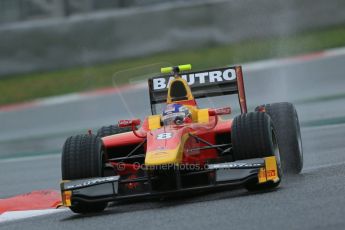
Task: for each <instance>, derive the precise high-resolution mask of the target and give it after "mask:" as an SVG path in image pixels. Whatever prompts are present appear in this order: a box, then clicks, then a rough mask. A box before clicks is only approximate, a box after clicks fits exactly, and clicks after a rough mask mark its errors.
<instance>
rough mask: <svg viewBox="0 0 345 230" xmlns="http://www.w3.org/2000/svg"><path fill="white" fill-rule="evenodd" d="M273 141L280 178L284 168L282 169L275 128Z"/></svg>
mask: <svg viewBox="0 0 345 230" xmlns="http://www.w3.org/2000/svg"><path fill="white" fill-rule="evenodd" d="M272 143H273V150H274V156H275V157H276V161H277V170H278V176H279V180H280V177H281V172H282V170H281V159H280V151H279V146H278V142H277V138H276V135H275V133H274V131H273V130H272Z"/></svg>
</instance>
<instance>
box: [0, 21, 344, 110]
mask: <svg viewBox="0 0 345 230" xmlns="http://www.w3.org/2000/svg"><path fill="white" fill-rule="evenodd" d="M339 46H345V26H342V27H335V28H328V29H324V30H317V31H309V32H305V33H302V34H296V35H292V36H289V37H283V38H272V39H266V40H255V41H254V40H248V41H244V42H241V43H237V44H230V45H222V46H211V47H208V48H201V49H193V50H184V51H175V52H165V53H159V54H154V55H151V56H147V57H141V58H133V59H126V60H121V61H114V62H112V63H108V64H101V65H95V66H89V67H76V68H71V69H65V70H59V71H52V72H44V73H30V74H24V75H14V76H8V77H5V78H2V79H1V80H0V92H1V97H0V105H1V104H9V103H16V102H23V101H28V100H32V99H36V98H41V97H47V96H54V95H61V94H66V93H72V92H80V91H86V90H92V89H97V88H101V87H110V86H113V85H114V82H113V79H116V80H115V81H116V84H117V85H118V84H124V83H128V82H129V81H131V79H132V78H133V77H134V76H139V75H140V74H143V73H146V74H147V73H153V72H157V71H159V68H158V67H161V65H167V64H169V65H177V64H186V63H191V64H192V65H193V69H203V68H209V67H218V66H224V65H229V64H233V63H243V62H248V61H255V60H259V59H265V58H273V57H284V56H290V55H296V54H302V53H308V52H312V51H318V50H322V49H326V48H333V47H339ZM160 63H161V64H160ZM151 64H154V65H151ZM147 65H151V66H147ZM143 66H146V67H143ZM137 67H143V68H137ZM123 70H129V71H124V72H121V71H123ZM146 77H147V76H146Z"/></svg>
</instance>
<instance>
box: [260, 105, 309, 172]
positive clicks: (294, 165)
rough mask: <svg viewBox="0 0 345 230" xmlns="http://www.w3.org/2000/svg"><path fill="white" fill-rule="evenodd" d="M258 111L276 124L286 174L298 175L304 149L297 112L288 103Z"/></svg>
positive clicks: (263, 106)
mask: <svg viewBox="0 0 345 230" xmlns="http://www.w3.org/2000/svg"><path fill="white" fill-rule="evenodd" d="M256 110H257V111H264V112H266V114H268V115H269V116H270V117H271V119H272V121H273V124H274V127H275V130H276V134H277V139H278V145H279V149H280V153H281V164H282V169H283V172H284V173H286V174H298V173H300V172H301V171H302V168H303V147H302V138H301V130H300V124H299V120H298V115H297V111H296V109H295V107H294V105H293V104H291V103H288V102H281V103H273V104H266V105H261V106H258V107H257V108H256Z"/></svg>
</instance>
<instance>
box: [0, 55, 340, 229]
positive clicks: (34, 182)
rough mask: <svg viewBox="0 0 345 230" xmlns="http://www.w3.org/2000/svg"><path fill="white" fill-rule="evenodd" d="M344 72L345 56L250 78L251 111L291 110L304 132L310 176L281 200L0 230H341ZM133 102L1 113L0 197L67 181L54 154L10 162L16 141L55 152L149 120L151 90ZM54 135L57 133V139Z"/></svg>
mask: <svg viewBox="0 0 345 230" xmlns="http://www.w3.org/2000/svg"><path fill="white" fill-rule="evenodd" d="M343 63H345V57H337V58H327V59H322V60H313V61H309V62H302V63H299V64H292V65H286V66H276V67H273V68H270V69H262V70H257V71H249V72H246V71H245V83H246V90H247V100H248V102H249V106H250V107H251V108H253V107H254V106H255V105H258V104H262V103H269V102H277V101H293V102H295V103H296V107H297V110H298V112H299V115H300V121H301V123H302V124H303V127H302V138H303V145H304V157H305V158H304V163H305V165H304V169H303V172H302V174H300V175H296V176H289V177H285V178H283V182H282V184H281V186H280V188H279V189H277V190H275V191H271V192H265V193H249V192H247V191H245V190H243V189H239V190H232V191H229V190H228V191H221V192H216V193H207V194H201V195H195V196H189V197H183V198H175V199H168V200H162V201H161V200H150V201H142V202H137V203H130V204H123V203H119V204H113V205H112V206H111V207H109V208H108V209H107V210H106V211H105V212H103V213H101V214H97V215H88V216H81V215H76V214H73V213H72V212H69V211H65V212H59V213H55V214H52V215H47V216H41V217H35V218H30V219H25V220H20V221H13V222H5V223H2V224H0V229H22V228H25V229H47V228H48V229H84V230H86V229H96V228H102V229H138V228H141V229H143V228H145V229H160V230H161V229H176V228H178V229H260V228H270V229H276V228H279V229H344V228H345V227H344V226H345V219H344V216H345V208H344V207H345V195H344V194H345V179H344V178H345V121H344V117H345V95H344V93H345V90H344V89H345V76H344V73H345V65H344V64H343ZM127 95H131V97H127V104H129V107H130V108H135V109H132V110H131V111H130V112H128V111H126V109H125V107H123V108H122V107H121V103H120V102H121V100H120V98H119V97H118V95H117V96H116V95H108V96H104V97H98V98H94V99H90V100H87V101H78V102H71V103H68V104H61V105H56V106H51V107H40V108H35V109H27V110H23V111H21V112H20V113H19V112H13V113H12V112H8V113H2V114H0V120H1V122H2V123H1V134H0V140H1V143H0V147H1V148H0V150H1V154H0V156H2V157H3V160H0V181H1V186H0V198H4V197H7V196H10V195H15V194H20V193H23V192H29V191H32V190H36V189H47V188H55V189H58V182H59V180H60V158H59V155H57V154H52V155H45V156H40V157H32V158H29V157H28V158H12V159H4V158H8V157H7V155H6V154H7V152H10V151H9V150H11V149H12V148H11V146H13V143H12V142H11V138H12V140H21V141H20V142H18V145H19V146H21V147H20V148H25V147H24V146H26V148H27V149H29V148H31V149H32V150H35V149H37V148H38V149H41V148H43V149H44V148H47V145H48V144H47V145H46V144H42V145H40V144H39V143H38V142H37V139H35V138H33V139H28V140H26V139H25V136H29V135H33V134H35V135H37V137H39V135H41V136H48V137H49V138H48V137H47V138H46V140H44V141H46V142H47V143H50V144H51V145H53V144H54V145H56V146H58V145H62V143H63V139H64V138H62V137H60V136H63V134H65V133H68V132H73V131H75V130H82V129H86V127H88V126H89V127H99V126H101V125H104V124H111V123H114V121H116V120H117V119H120V118H125V117H126V116H127V115H128V114H131V113H132V115H133V116H134V115H137V116H139V117H142V116H143V114H144V113H146V112H148V108H147V104H148V103H147V96H145V95H147V92H146V91H145V90H137V91H134V92H126V93H124V94H123V96H124V97H126V96H127ZM138 98H141V99H140V100H138ZM219 102H220V103H221V104H227V103H228V102H227V101H226V100H225V99H222V101H213V102H211V104H213V103H214V104H217V103H219ZM113 105H118V107H117V108H115V106H113ZM52 130H54V132H55V133H60V134H59V135H54V134H53V132H52ZM9 137H11V138H9ZM6 138H7V139H6ZM16 138H17V139H16ZM20 143H22V145H21V144H20ZM13 151H14V150H13ZM16 151H17V150H16ZM18 151H20V150H18Z"/></svg>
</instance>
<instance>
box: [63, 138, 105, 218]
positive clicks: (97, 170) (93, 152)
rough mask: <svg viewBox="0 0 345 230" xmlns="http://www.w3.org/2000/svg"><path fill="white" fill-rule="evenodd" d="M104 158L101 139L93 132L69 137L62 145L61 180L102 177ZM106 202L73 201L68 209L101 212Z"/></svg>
mask: <svg viewBox="0 0 345 230" xmlns="http://www.w3.org/2000/svg"><path fill="white" fill-rule="evenodd" d="M104 164H105V158H104V153H103V148H102V141H101V139H100V138H99V137H97V136H95V135H93V134H84V135H76V136H71V137H69V138H68V139H67V140H66V142H65V144H64V147H63V151H62V158H61V171H62V180H77V179H84V178H92V177H102V176H103V169H104ZM106 207H107V203H106V202H99V203H93V204H90V203H85V202H73V203H72V206H71V207H70V209H71V210H72V211H73V212H75V213H90V212H101V211H103V210H104V209H105V208H106Z"/></svg>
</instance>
